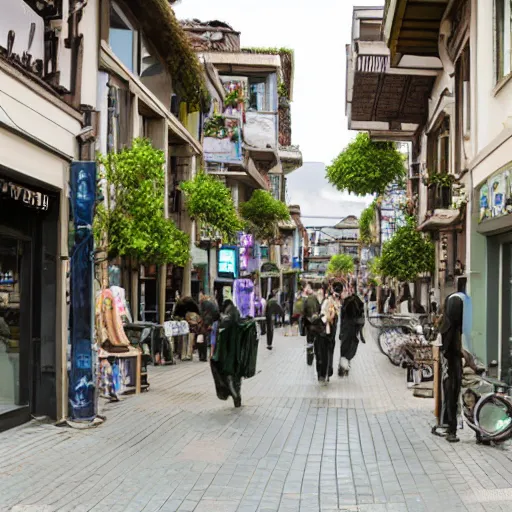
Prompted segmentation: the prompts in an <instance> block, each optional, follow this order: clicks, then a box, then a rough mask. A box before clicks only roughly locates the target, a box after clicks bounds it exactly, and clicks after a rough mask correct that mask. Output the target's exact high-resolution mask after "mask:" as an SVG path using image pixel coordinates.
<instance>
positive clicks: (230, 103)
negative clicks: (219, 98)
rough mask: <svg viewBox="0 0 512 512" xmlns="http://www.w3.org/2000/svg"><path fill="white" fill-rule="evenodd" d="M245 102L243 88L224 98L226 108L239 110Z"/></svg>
mask: <svg viewBox="0 0 512 512" xmlns="http://www.w3.org/2000/svg"><path fill="white" fill-rule="evenodd" d="M243 102H244V96H243V91H242V89H241V88H235V89H233V90H232V91H230V92H228V93H227V94H226V97H225V98H224V106H225V107H232V108H238V105H240V103H243Z"/></svg>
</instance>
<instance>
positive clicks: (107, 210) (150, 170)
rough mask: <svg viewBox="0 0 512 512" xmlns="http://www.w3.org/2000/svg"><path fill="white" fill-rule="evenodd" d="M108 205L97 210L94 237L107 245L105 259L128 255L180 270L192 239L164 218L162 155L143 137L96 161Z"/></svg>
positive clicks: (188, 255) (185, 259)
mask: <svg viewBox="0 0 512 512" xmlns="http://www.w3.org/2000/svg"><path fill="white" fill-rule="evenodd" d="M98 163H99V164H100V165H101V167H102V169H103V171H102V173H101V179H103V180H105V181H106V184H107V190H109V191H110V193H109V194H107V202H106V204H105V203H102V204H100V205H99V206H98V207H97V210H96V215H95V219H94V226H93V227H94V236H95V239H96V243H97V245H98V246H100V247H101V246H102V245H103V244H104V243H105V241H108V246H107V247H103V248H104V249H105V250H107V252H108V254H109V257H111V258H114V257H117V256H130V257H132V258H135V259H136V260H138V261H139V262H141V263H155V264H164V263H172V264H174V265H178V266H184V265H185V264H186V263H187V262H188V260H189V259H190V250H189V248H190V239H189V237H188V235H187V234H186V233H184V232H182V231H180V230H179V229H178V228H177V227H176V225H175V224H174V222H172V220H169V219H166V218H165V216H164V208H165V200H164V187H165V170H164V164H165V156H164V152H163V151H160V150H158V149H155V148H154V147H153V146H152V145H151V143H150V142H149V141H148V140H146V139H135V140H133V143H132V147H130V148H126V149H123V150H122V151H121V152H120V153H110V154H108V155H106V156H100V157H98Z"/></svg>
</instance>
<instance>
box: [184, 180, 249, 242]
mask: <svg viewBox="0 0 512 512" xmlns="http://www.w3.org/2000/svg"><path fill="white" fill-rule="evenodd" d="M180 188H181V190H182V191H183V193H184V194H185V205H186V208H187V211H188V213H189V215H190V217H191V218H193V219H195V220H197V221H199V222H200V223H201V224H202V225H203V226H204V227H206V228H207V229H211V230H213V231H218V232H220V233H221V235H222V236H223V238H225V239H226V240H227V241H230V240H233V239H234V237H235V235H236V233H237V232H239V231H241V230H242V227H243V226H242V222H241V220H240V219H239V217H238V214H237V212H236V209H235V205H234V203H233V198H232V197H231V191H230V190H229V188H228V187H226V185H224V183H222V182H221V181H220V180H219V179H218V178H216V177H215V176H211V175H210V174H207V173H206V172H204V171H201V172H199V173H198V174H197V175H196V176H195V177H194V178H193V179H192V180H189V181H184V182H182V183H181V185H180Z"/></svg>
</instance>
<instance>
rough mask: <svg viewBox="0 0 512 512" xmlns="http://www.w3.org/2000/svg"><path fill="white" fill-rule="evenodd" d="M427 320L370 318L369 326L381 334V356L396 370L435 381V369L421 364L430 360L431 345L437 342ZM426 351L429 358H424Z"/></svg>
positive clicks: (401, 316) (380, 316) (414, 318)
mask: <svg viewBox="0 0 512 512" xmlns="http://www.w3.org/2000/svg"><path fill="white" fill-rule="evenodd" d="M426 320H427V317H426V316H419V315H417V316H405V315H369V316H368V323H369V324H370V325H371V326H372V327H374V328H375V329H377V330H378V335H377V343H378V346H379V349H380V350H381V352H382V353H383V354H384V355H386V356H387V357H388V359H389V360H390V361H391V363H392V364H393V365H395V366H402V367H403V368H409V369H413V370H419V371H421V374H422V378H423V379H430V378H432V374H433V370H432V366H431V365H428V364H423V363H418V361H424V360H427V359H429V357H428V355H427V352H428V351H431V347H430V341H432V340H433V339H435V336H434V334H433V331H432V328H431V327H430V326H429V325H428V324H427V323H426ZM422 351H423V352H425V354H422Z"/></svg>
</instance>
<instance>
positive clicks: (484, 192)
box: [480, 183, 491, 222]
mask: <svg viewBox="0 0 512 512" xmlns="http://www.w3.org/2000/svg"><path fill="white" fill-rule="evenodd" d="M490 214H491V212H490V209H489V186H488V185H487V183H485V184H484V185H482V188H481V189H480V222H481V221H483V220H485V219H487V218H489V217H490Z"/></svg>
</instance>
